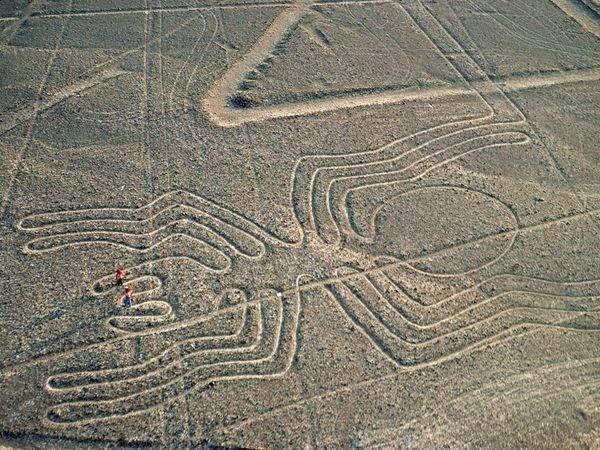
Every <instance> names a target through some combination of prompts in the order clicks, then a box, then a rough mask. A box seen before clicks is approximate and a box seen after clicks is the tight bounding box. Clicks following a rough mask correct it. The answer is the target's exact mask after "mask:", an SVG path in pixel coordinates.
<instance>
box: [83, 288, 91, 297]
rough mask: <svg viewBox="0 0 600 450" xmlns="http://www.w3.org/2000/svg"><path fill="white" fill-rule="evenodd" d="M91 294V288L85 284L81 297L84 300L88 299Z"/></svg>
mask: <svg viewBox="0 0 600 450" xmlns="http://www.w3.org/2000/svg"><path fill="white" fill-rule="evenodd" d="M90 294H91V292H90V289H89V288H88V287H87V286H84V287H83V291H82V293H81V298H82V299H83V300H87V299H88V298H90Z"/></svg>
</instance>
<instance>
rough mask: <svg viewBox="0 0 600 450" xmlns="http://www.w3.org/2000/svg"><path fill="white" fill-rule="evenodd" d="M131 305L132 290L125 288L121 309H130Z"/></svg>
mask: <svg viewBox="0 0 600 450" xmlns="http://www.w3.org/2000/svg"><path fill="white" fill-rule="evenodd" d="M132 305H133V289H131V288H130V287H126V288H125V295H124V296H123V307H124V308H131V306H132Z"/></svg>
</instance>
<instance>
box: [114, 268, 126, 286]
mask: <svg viewBox="0 0 600 450" xmlns="http://www.w3.org/2000/svg"><path fill="white" fill-rule="evenodd" d="M123 281H125V269H122V268H121V267H119V268H118V269H117V271H116V272H115V284H116V285H117V286H123Z"/></svg>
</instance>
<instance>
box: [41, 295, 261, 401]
mask: <svg viewBox="0 0 600 450" xmlns="http://www.w3.org/2000/svg"><path fill="white" fill-rule="evenodd" d="M251 308H253V309H256V310H257V311H258V312H259V313H260V308H261V304H260V303H257V304H255V305H251V306H249V307H247V308H244V311H249V310H250V309H251ZM247 319H248V315H246V314H245V315H244V316H243V320H240V323H239V325H238V326H237V328H236V330H235V332H234V333H230V334H224V335H210V336H200V337H195V338H188V339H183V340H180V341H177V342H175V343H173V344H170V345H169V346H168V347H167V348H166V349H165V350H163V351H162V352H161V353H159V354H157V355H155V356H153V357H151V358H149V359H147V360H145V361H144V362H142V363H139V364H134V365H131V366H123V367H116V368H110V369H102V370H96V371H91V370H88V371H82V372H66V373H60V374H57V375H53V376H51V377H49V378H48V380H47V383H46V384H47V389H48V390H50V391H53V390H58V391H69V390H73V389H77V388H78V387H80V386H91V385H94V386H108V385H109V384H110V383H111V381H112V380H110V379H111V378H112V379H124V378H127V379H131V378H133V379H137V377H131V376H129V373H136V372H141V373H143V374H144V375H150V374H152V373H155V372H158V371H159V370H161V368H159V369H152V370H148V369H149V368H152V367H154V366H155V365H156V364H157V363H159V362H161V361H163V360H165V359H168V358H169V356H170V355H171V354H172V353H175V352H181V351H182V348H183V347H185V346H191V347H192V348H193V346H194V345H196V344H198V343H205V342H209V343H215V345H216V344H218V343H223V344H225V343H228V342H230V341H236V340H237V339H238V338H240V336H241V333H242V330H243V328H244V326H245V325H246V320H247ZM256 323H258V321H257V322H256ZM156 334H157V333H155V334H154V335H156ZM216 348H218V347H215V349H216ZM192 353H194V352H191V353H190V352H188V353H185V354H192ZM86 377H87V378H88V379H93V380H94V381H93V382H87V383H86V382H84V381H85V380H86ZM103 379H109V381H102V380H103Z"/></svg>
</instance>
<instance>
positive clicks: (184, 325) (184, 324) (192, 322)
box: [0, 208, 600, 375]
mask: <svg viewBox="0 0 600 450" xmlns="http://www.w3.org/2000/svg"><path fill="white" fill-rule="evenodd" d="M598 214H600V208H599V209H595V210H591V211H585V212H581V213H576V214H572V215H569V216H563V217H560V218H557V219H554V220H549V221H546V222H543V223H540V224H535V225H526V226H522V227H521V228H520V229H519V232H520V233H521V232H529V231H535V230H538V229H543V228H546V227H550V226H553V225H555V224H558V223H565V222H569V221H572V220H579V219H584V218H588V217H593V216H595V215H598ZM510 233H513V231H506V232H499V233H497V234H494V235H490V236H487V237H485V238H483V239H494V238H496V237H498V236H505V235H508V234H510ZM472 242H478V243H479V242H482V238H478V239H476V240H473V241H472ZM469 244H470V243H461V244H457V245H454V246H449V247H447V248H443V249H440V250H438V251H436V252H435V253H432V254H429V255H425V256H420V257H416V258H411V259H407V260H404V261H398V260H395V261H393V262H391V263H387V264H382V265H380V266H376V267H374V268H371V269H366V270H364V271H362V272H360V275H361V276H362V275H364V274H371V273H379V272H380V271H383V270H389V269H394V268H397V267H402V266H408V267H410V268H411V270H415V271H418V272H421V273H423V274H426V275H427V276H431V277H432V278H444V277H447V276H452V277H455V276H456V275H461V274H460V273H459V274H453V275H445V274H431V273H428V272H424V271H421V270H419V269H417V268H415V267H413V266H411V264H414V263H418V262H420V261H424V260H427V259H429V258H431V257H432V256H435V255H438V254H442V253H444V252H446V251H448V250H452V249H454V248H460V247H462V246H465V245H469ZM163 261H164V262H166V261H189V262H191V263H196V261H195V260H193V259H191V258H189V257H186V256H172V257H165V258H160V259H157V260H154V261H153V263H158V262H163ZM145 265H147V263H143V264H140V265H139V266H136V267H135V268H134V269H138V268H142V267H144V266H145ZM128 270H131V269H128ZM468 272H469V271H467V272H465V273H468ZM356 276H357V275H356V274H349V275H345V276H334V277H327V278H324V279H321V280H316V281H313V282H310V283H305V284H301V285H300V286H299V289H300V291H306V290H310V289H313V288H321V287H323V286H324V285H325V284H330V283H333V282H338V281H346V280H352V279H353V278H354V277H356ZM110 278H111V276H107V277H105V280H109V279H110ZM530 278H531V279H533V280H538V281H549V282H555V281H554V280H548V279H544V278H534V277H530ZM595 281H600V279H591V280H583V281H578V282H561V283H562V284H566V285H575V284H579V283H590V282H595ZM293 292H295V291H294V290H293V289H287V290H284V291H282V295H289V294H290V293H293ZM258 301H259V300H250V301H248V305H250V304H254V303H257V302H258ZM233 309H235V307H226V308H224V309H222V310H220V312H222V311H226V310H230V311H231V310H233ZM215 315H216V314H215V313H209V314H207V315H205V316H202V317H199V318H194V319H190V320H186V321H182V322H179V323H173V324H169V325H163V326H161V327H159V328H156V329H154V330H153V331H152V333H155V332H166V331H173V330H177V329H182V328H187V327H190V326H193V325H195V324H199V323H202V322H204V321H206V320H210V319H211V318H213V317H214V316H215ZM148 334H151V332H150V331H148V330H142V331H135V332H131V333H130V334H129V335H128V336H127V337H124V336H119V337H116V338H111V339H107V340H104V341H101V342H96V343H92V344H89V345H86V346H85V347H83V348H79V349H71V350H67V351H64V352H57V353H52V354H49V355H43V356H40V357H38V358H33V359H30V360H28V361H25V362H22V363H17V364H12V365H7V366H5V367H2V368H1V369H0V373H5V374H7V375H11V374H15V373H16V371H17V370H19V369H20V368H23V367H29V366H31V365H33V364H38V363H44V362H47V361H52V360H56V359H57V358H60V357H64V356H68V355H71V354H75V353H77V352H80V351H84V350H91V349H94V348H97V347H101V346H104V345H107V344H110V343H115V342H120V341H123V340H125V339H126V338H131V337H142V336H146V335H148Z"/></svg>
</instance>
